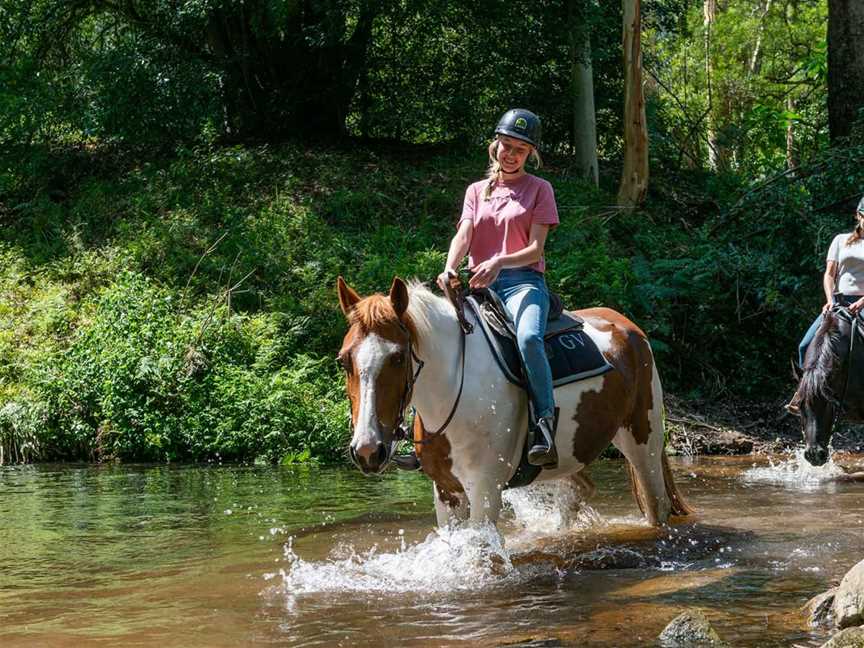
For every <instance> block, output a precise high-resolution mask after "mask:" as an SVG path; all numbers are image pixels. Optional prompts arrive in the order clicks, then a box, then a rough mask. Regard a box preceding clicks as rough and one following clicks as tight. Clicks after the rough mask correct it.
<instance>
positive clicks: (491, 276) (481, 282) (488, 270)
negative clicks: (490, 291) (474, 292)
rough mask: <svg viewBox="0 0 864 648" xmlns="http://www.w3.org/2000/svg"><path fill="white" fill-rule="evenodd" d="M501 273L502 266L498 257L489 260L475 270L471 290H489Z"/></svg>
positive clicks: (470, 282)
mask: <svg viewBox="0 0 864 648" xmlns="http://www.w3.org/2000/svg"><path fill="white" fill-rule="evenodd" d="M499 272H501V265H500V263H499V261H498V259H497V257H494V258H492V259H487V260H486V261H484V262H483V263H481V264H480V265H478V266H477V267H476V268H474V275H473V276H472V277H471V280H470V281H469V282H468V285H469V286H470V287H471V288H488V287H489V286H491V285H492V283H493V282H494V281H495V280H496V279H497V278H498V273H499Z"/></svg>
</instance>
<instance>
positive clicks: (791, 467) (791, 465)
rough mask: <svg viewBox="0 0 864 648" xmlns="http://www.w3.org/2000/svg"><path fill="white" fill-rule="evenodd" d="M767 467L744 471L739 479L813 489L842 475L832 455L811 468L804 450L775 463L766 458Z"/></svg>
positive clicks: (797, 450)
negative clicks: (822, 463)
mask: <svg viewBox="0 0 864 648" xmlns="http://www.w3.org/2000/svg"><path fill="white" fill-rule="evenodd" d="M768 463H769V465H768V466H761V467H753V468H750V469H749V470H745V471H744V472H743V473H742V475H741V477H742V479H743V480H744V481H748V482H759V483H771V484H782V485H784V486H789V487H790V488H799V489H803V490H808V489H814V488H817V487H818V486H820V485H822V484H824V483H826V482H831V481H834V480H836V479H837V477H840V476H842V475H844V474H845V473H844V471H843V469H842V468H841V467H840V466H838V465H837V464H835V463H834V457H833V453H832V455H830V456H829V457H828V461H827V463H825V465H823V466H813V465H811V464H810V462H808V461H807V460H806V459H805V458H804V448H798V449H796V450H795V453H794V455H792V456H791V457H790V458H788V459H784V460H782V461H778V462H775V460H774V459H772V458H771V457H769V458H768Z"/></svg>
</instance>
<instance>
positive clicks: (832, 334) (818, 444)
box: [798, 312, 851, 466]
mask: <svg viewBox="0 0 864 648" xmlns="http://www.w3.org/2000/svg"><path fill="white" fill-rule="evenodd" d="M850 329H851V326H850V323H849V321H848V320H847V319H845V318H843V317H838V316H837V315H836V314H835V313H832V312H828V313H825V318H824V321H823V322H822V325H821V326H820V327H819V330H818V331H817V332H816V335H815V337H814V338H813V342H812V343H811V344H810V346H809V348H808V349H807V354H806V356H805V358H804V370H803V373H802V375H801V383H800V384H799V386H798V394H799V396H800V398H801V405H800V407H801V431H802V432H803V434H804V443H805V446H806V447H805V450H804V458H805V459H807V461H809V462H810V463H811V464H812V465H814V466H821V465H823V464H824V463H825V462H826V461H828V455H829V450H828V448H829V444H830V442H831V434H832V432H833V428H834V423H835V418H836V416H837V413H838V408H840V407H842V403H841V401H842V399H843V398H845V394H844V392H845V390H846V387H845V381H846V373H847V359H848V355H849V335H850V334H851V330H850Z"/></svg>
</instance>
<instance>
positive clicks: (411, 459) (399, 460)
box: [392, 452, 422, 470]
mask: <svg viewBox="0 0 864 648" xmlns="http://www.w3.org/2000/svg"><path fill="white" fill-rule="evenodd" d="M392 461H393V463H394V465H395V466H396V467H397V468H398V469H399V470H420V469H421V468H422V466H421V465H420V457H418V456H417V453H416V452H409V453H408V454H404V455H393V459H392Z"/></svg>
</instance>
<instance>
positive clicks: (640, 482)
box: [612, 367, 674, 526]
mask: <svg viewBox="0 0 864 648" xmlns="http://www.w3.org/2000/svg"><path fill="white" fill-rule="evenodd" d="M647 387H648V386H647V385H646V386H645V388H647ZM645 400H646V401H647V399H645ZM645 405H648V406H649V408H646V407H645V406H644V405H642V404H640V403H639V401H638V399H637V404H636V407H635V408H634V411H633V412H632V414H631V417H630V425H629V426H627V427H622V428H620V429H619V430H618V432H617V434H616V435H615V438H614V439H612V443H613V444H614V445H615V447H616V448H618V449H619V450H620V451H621V453H622V454H623V455H624V456H625V457H626V458H627V461H629V462H630V476H631V478H632V479H633V494H634V496H635V497H636V502H637V503H638V504H639V508H640V509H642V512H643V513H644V514H645V516H646V517H647V518H648V522H649V523H650V524H652V525H653V526H659V525H661V524H665V523H666V521H667V520H668V519H669V515H670V513H671V512H672V501H671V499H670V498H669V495H668V494H667V490H666V475H665V473H664V459H665V457H664V448H663V446H664V443H665V439H664V425H663V388H662V387H661V385H660V378H659V376H658V375H657V369H656V367H655V368H653V371H652V379H651V399H650V401H649V402H646V403H645ZM670 479H671V475H670ZM672 487H673V488H674V485H673V486H672Z"/></svg>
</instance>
